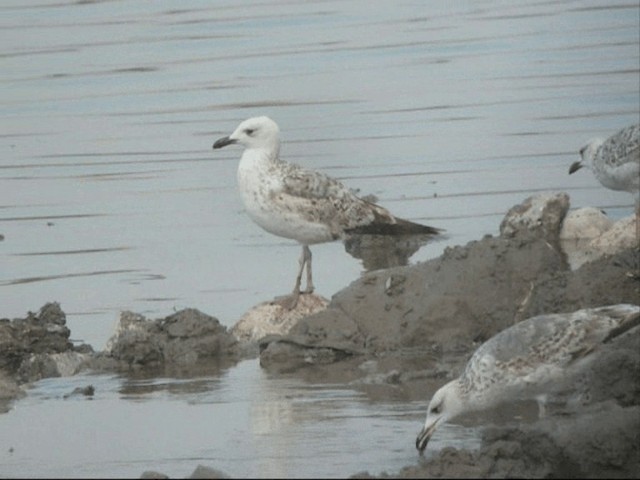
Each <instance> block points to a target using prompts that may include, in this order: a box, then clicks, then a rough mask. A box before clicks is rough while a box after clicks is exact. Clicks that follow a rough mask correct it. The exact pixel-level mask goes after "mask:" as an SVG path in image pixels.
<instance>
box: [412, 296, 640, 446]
mask: <svg viewBox="0 0 640 480" xmlns="http://www.w3.org/2000/svg"><path fill="white" fill-rule="evenodd" d="M637 325H640V307H639V306H637V305H628V304H620V305H612V306H607V307H599V308H590V309H583V310H578V311H576V312H573V313H563V314H552V315H540V316H537V317H532V318H529V319H527V320H524V321H522V322H520V323H517V324H515V325H513V326H511V327H509V328H507V329H505V330H503V331H501V332H500V333H498V334H496V335H495V336H493V337H491V338H490V339H489V340H487V341H486V342H485V343H484V344H482V345H481V346H480V347H479V348H478V349H477V350H476V351H475V353H474V354H473V355H472V356H471V358H470V359H469V362H468V363H467V366H466V367H465V369H464V371H463V372H462V374H461V375H460V376H459V377H458V378H457V379H455V380H452V381H451V382H449V383H447V384H446V385H444V386H443V387H441V388H440V389H439V390H438V391H437V392H436V393H435V394H434V395H433V397H432V398H431V401H430V402H429V407H428V410H427V419H426V421H425V424H424V427H423V428H422V430H421V431H420V433H419V434H418V438H417V439H416V448H417V449H418V450H419V451H420V453H422V452H423V451H424V449H425V448H426V447H427V443H428V442H429V439H430V438H431V436H432V435H433V433H434V432H435V431H436V428H437V427H439V426H440V425H442V424H444V423H445V422H447V421H449V420H451V419H452V418H455V417H457V416H458V415H461V414H463V413H466V412H472V411H480V410H487V409H489V408H492V407H496V406H499V405H500V404H502V403H506V402H509V401H512V400H517V399H523V400H525V399H531V398H535V399H536V400H538V405H539V406H540V414H541V416H542V415H543V414H544V401H545V400H546V394H547V393H551V392H553V391H554V388H557V387H561V386H562V385H563V382H566V381H567V380H569V379H572V378H575V377H574V375H575V374H578V373H580V372H584V371H585V368H586V367H587V366H588V364H589V362H590V361H591V360H593V359H594V358H595V357H596V354H597V352H598V347H599V346H600V345H601V344H603V343H606V342H608V341H609V340H611V339H613V338H615V337H617V336H619V335H621V334H622V333H624V332H626V331H628V330H629V329H631V328H633V327H635V326H637Z"/></svg>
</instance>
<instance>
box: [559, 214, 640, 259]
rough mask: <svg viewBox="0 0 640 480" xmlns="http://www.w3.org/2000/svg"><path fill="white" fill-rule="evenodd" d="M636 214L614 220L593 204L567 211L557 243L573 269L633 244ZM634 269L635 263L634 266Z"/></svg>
mask: <svg viewBox="0 0 640 480" xmlns="http://www.w3.org/2000/svg"><path fill="white" fill-rule="evenodd" d="M635 228H636V224H635V215H631V216H629V217H626V218H622V219H620V220H618V221H616V222H613V221H612V220H610V219H609V218H608V217H607V216H606V215H605V214H604V213H603V212H601V211H600V210H598V209H595V208H593V207H585V208H581V209H578V210H575V211H573V212H571V213H569V214H568V215H567V216H566V218H565V220H564V222H563V225H562V230H561V232H560V242H561V246H562V250H563V251H564V252H565V254H566V255H567V259H568V262H569V264H570V265H571V268H572V269H577V268H579V267H580V266H582V265H584V264H585V263H587V262H593V261H596V260H598V259H600V258H605V257H607V256H611V255H615V254H617V253H619V252H621V251H623V250H628V249H631V248H634V247H635V246H636V230H635ZM635 268H636V269H637V268H638V266H635Z"/></svg>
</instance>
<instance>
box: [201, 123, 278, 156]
mask: <svg viewBox="0 0 640 480" xmlns="http://www.w3.org/2000/svg"><path fill="white" fill-rule="evenodd" d="M234 143H239V144H240V145H242V146H243V147H245V148H260V149H265V150H270V151H271V150H277V149H278V147H279V145H280V129H279V128H278V124H277V123H276V122H274V121H273V120H271V119H270V118H269V117H253V118H249V119H248V120H245V121H244V122H242V123H241V124H240V125H238V127H237V128H236V129H235V130H234V132H233V133H232V134H231V135H229V136H228V137H223V138H220V139H218V140H216V142H215V143H214V144H213V148H216V149H217V148H222V147H226V146H227V145H232V144H234Z"/></svg>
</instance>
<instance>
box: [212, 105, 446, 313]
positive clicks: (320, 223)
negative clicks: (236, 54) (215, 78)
mask: <svg viewBox="0 0 640 480" xmlns="http://www.w3.org/2000/svg"><path fill="white" fill-rule="evenodd" d="M236 143H237V144H240V145H242V146H243V147H244V152H243V153H242V157H241V158H240V164H239V166H238V189H239V190H240V196H241V197H242V201H243V202H244V206H245V209H246V211H247V213H248V214H249V217H251V219H252V220H253V221H254V222H256V223H257V224H258V225H260V226H261V227H262V228H264V229H265V230H266V231H268V232H270V233H273V234H274V235H278V236H280V237H285V238H290V239H293V240H297V241H298V242H299V243H301V244H302V256H301V257H300V267H299V270H298V274H297V276H296V281H295V286H294V287H293V292H292V293H291V294H290V295H287V296H285V297H284V298H282V299H280V300H279V303H280V304H281V305H282V306H284V307H285V308H287V309H292V308H294V307H295V306H296V304H297V302H298V298H299V295H300V293H312V292H313V290H314V286H313V280H312V274H311V250H310V249H309V245H313V244H316V243H324V242H330V241H333V240H338V239H342V238H344V237H345V236H346V235H348V234H368V233H370V234H378V235H401V234H422V235H435V234H437V233H439V232H440V230H439V229H437V228H434V227H429V226H426V225H420V224H417V223H413V222H410V221H408V220H403V219H401V218H398V217H395V216H393V215H392V214H391V213H390V212H389V211H388V210H387V209H385V208H383V207H381V206H379V205H376V204H374V203H371V202H368V201H366V200H363V199H361V198H359V197H357V196H356V195H355V194H354V193H353V192H352V191H351V190H350V189H349V188H347V187H346V186H344V185H343V184H342V183H340V182H339V181H338V180H336V179H334V178H331V177H329V176H328V175H325V174H324V173H321V172H317V171H313V170H307V169H304V168H302V167H300V166H298V165H295V164H291V163H287V162H285V161H283V160H281V159H280V155H279V153H280V129H279V128H278V125H277V124H276V123H275V122H274V121H273V120H271V119H270V118H268V117H254V118H250V119H248V120H245V121H244V122H242V123H240V125H238V127H237V128H236V129H235V131H234V132H233V133H232V134H231V135H229V136H228V137H224V138H220V139H219V140H217V141H216V142H215V143H214V144H213V148H214V149H218V148H222V147H225V146H227V145H232V144H236ZM305 267H306V272H307V287H306V289H305V290H304V292H300V283H301V279H302V273H303V271H304V269H305Z"/></svg>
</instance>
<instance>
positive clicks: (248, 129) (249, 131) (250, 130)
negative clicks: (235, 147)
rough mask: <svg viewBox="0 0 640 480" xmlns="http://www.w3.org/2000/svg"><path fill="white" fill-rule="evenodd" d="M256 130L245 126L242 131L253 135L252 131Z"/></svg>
mask: <svg viewBox="0 0 640 480" xmlns="http://www.w3.org/2000/svg"><path fill="white" fill-rule="evenodd" d="M255 131H256V130H255V129H254V128H247V129H246V130H245V131H244V133H246V134H247V135H249V136H251V135H253V132H255Z"/></svg>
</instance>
